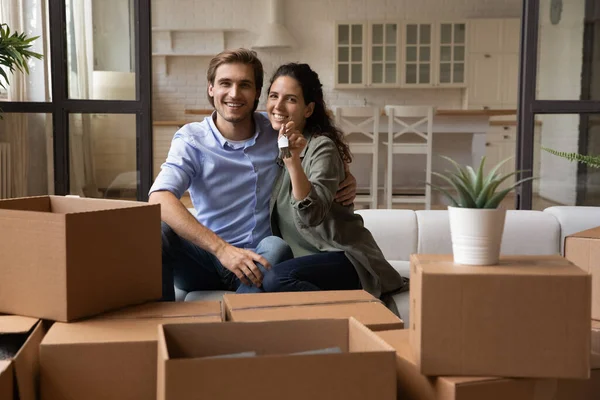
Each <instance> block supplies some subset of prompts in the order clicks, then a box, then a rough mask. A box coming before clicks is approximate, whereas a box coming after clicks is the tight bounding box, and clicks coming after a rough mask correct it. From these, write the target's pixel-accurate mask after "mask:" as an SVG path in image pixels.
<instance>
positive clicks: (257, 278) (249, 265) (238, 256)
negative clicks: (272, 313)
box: [215, 244, 271, 287]
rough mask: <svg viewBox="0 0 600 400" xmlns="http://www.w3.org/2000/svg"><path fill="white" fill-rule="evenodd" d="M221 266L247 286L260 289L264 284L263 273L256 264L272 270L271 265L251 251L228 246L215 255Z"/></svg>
mask: <svg viewBox="0 0 600 400" xmlns="http://www.w3.org/2000/svg"><path fill="white" fill-rule="evenodd" d="M215 256H217V258H218V259H219V261H220V262H221V264H223V266H224V267H225V268H227V269H228V270H230V271H231V272H233V273H234V274H235V276H237V277H238V278H239V280H240V281H242V282H243V283H244V284H246V285H252V284H254V285H255V286H256V287H260V286H261V284H262V278H263V276H262V273H261V272H260V269H259V268H258V266H257V265H256V264H255V261H256V262H259V263H261V264H262V265H263V266H264V267H265V268H266V269H270V268H271V264H269V262H268V261H267V260H266V259H265V258H264V257H262V256H259V255H258V254H256V253H255V252H253V251H251V250H245V249H240V248H238V247H235V246H232V245H230V244H226V245H225V246H224V247H222V248H221V249H219V251H217V252H216V253H215Z"/></svg>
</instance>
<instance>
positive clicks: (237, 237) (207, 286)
mask: <svg viewBox="0 0 600 400" xmlns="http://www.w3.org/2000/svg"><path fill="white" fill-rule="evenodd" d="M263 75H264V72H263V67H262V63H261V62H260V60H259V59H258V58H257V56H256V53H255V52H253V51H250V50H246V49H238V50H233V51H224V52H222V53H220V54H218V55H217V56H215V57H214V58H213V59H212V60H211V61H210V63H209V68H208V71H207V81H208V89H207V93H208V100H209V102H210V103H211V105H212V106H213V107H214V108H215V111H214V112H213V114H212V116H211V117H207V118H206V119H205V120H204V121H202V122H194V123H190V124H187V125H185V126H184V127H182V128H181V129H180V130H179V131H177V133H176V134H175V136H174V138H173V142H172V144H171V148H170V150H169V155H168V157H167V160H166V162H165V163H164V164H163V165H162V168H161V172H160V174H159V175H158V177H157V178H156V181H155V182H154V184H153V185H152V187H151V189H150V199H149V202H150V203H160V204H161V217H162V220H163V224H162V240H163V300H174V298H175V294H174V288H173V283H174V282H175V284H176V285H177V287H179V288H181V289H184V290H186V291H194V290H238V288H241V289H243V288H244V287H247V285H255V286H257V287H260V285H261V280H262V272H261V270H260V268H259V265H260V266H261V267H264V268H270V267H271V265H274V264H277V263H279V262H281V261H284V260H286V259H289V258H291V257H293V255H292V253H291V250H290V248H289V246H287V244H286V243H285V242H284V241H283V240H281V239H279V238H276V237H273V236H270V235H271V230H270V226H269V200H270V198H271V189H272V185H273V183H274V182H275V180H276V179H277V176H278V174H279V173H280V170H281V168H280V167H279V166H278V164H277V156H278V148H277V136H278V135H277V132H275V131H274V130H273V129H272V128H271V125H270V122H269V120H268V118H267V117H266V116H265V115H263V114H260V113H256V112H255V111H256V108H257V107H258V101H259V98H260V92H261V89H262V85H263ZM355 184H356V181H355V180H354V177H353V176H351V175H350V176H349V177H348V178H347V179H346V181H344V182H342V185H341V186H340V188H341V189H340V191H339V192H338V194H337V196H336V200H337V201H340V202H342V203H343V204H349V203H351V202H352V201H353V200H354V197H355ZM188 189H189V192H190V197H191V200H192V204H193V205H194V208H195V210H196V212H197V214H196V217H195V218H194V216H192V214H190V213H189V212H188V210H187V209H186V208H185V206H184V205H183V204H182V203H181V201H180V200H179V199H180V198H181V196H182V195H183V194H184V193H185V191H186V190H188ZM257 263H259V265H257ZM241 283H243V284H244V285H241ZM240 291H241V290H240Z"/></svg>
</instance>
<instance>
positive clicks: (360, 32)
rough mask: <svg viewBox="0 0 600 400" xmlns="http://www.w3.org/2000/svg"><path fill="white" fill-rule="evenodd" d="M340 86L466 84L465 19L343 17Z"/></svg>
mask: <svg viewBox="0 0 600 400" xmlns="http://www.w3.org/2000/svg"><path fill="white" fill-rule="evenodd" d="M334 60H335V61H334V62H335V68H334V70H335V85H334V86H335V88H336V89H345V88H400V87H408V88H412V87H416V88H428V87H461V88H462V87H465V85H466V81H467V76H466V73H467V67H466V66H467V24H466V22H404V23H401V22H399V21H343V22H338V23H337V24H336V28H335V57H334Z"/></svg>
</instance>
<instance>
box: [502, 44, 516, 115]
mask: <svg viewBox="0 0 600 400" xmlns="http://www.w3.org/2000/svg"><path fill="white" fill-rule="evenodd" d="M500 57H501V68H502V69H501V71H502V72H501V82H502V85H501V100H502V108H507V109H516V108H517V103H518V97H519V54H518V53H505V54H502V55H501V56H500Z"/></svg>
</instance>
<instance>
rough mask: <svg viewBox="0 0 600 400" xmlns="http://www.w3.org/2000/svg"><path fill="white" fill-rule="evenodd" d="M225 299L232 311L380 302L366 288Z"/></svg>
mask: <svg viewBox="0 0 600 400" xmlns="http://www.w3.org/2000/svg"><path fill="white" fill-rule="evenodd" d="M223 301H224V302H225V304H226V305H227V307H228V308H229V310H230V311H240V310H250V309H260V308H273V307H287V306H313V305H323V304H347V303H361V302H378V303H381V300H379V299H376V298H375V297H373V296H371V295H370V294H369V293H367V292H365V291H364V290H339V291H337V290H333V291H321V292H282V293H260V294H258V295H257V294H226V295H224V296H223Z"/></svg>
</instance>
